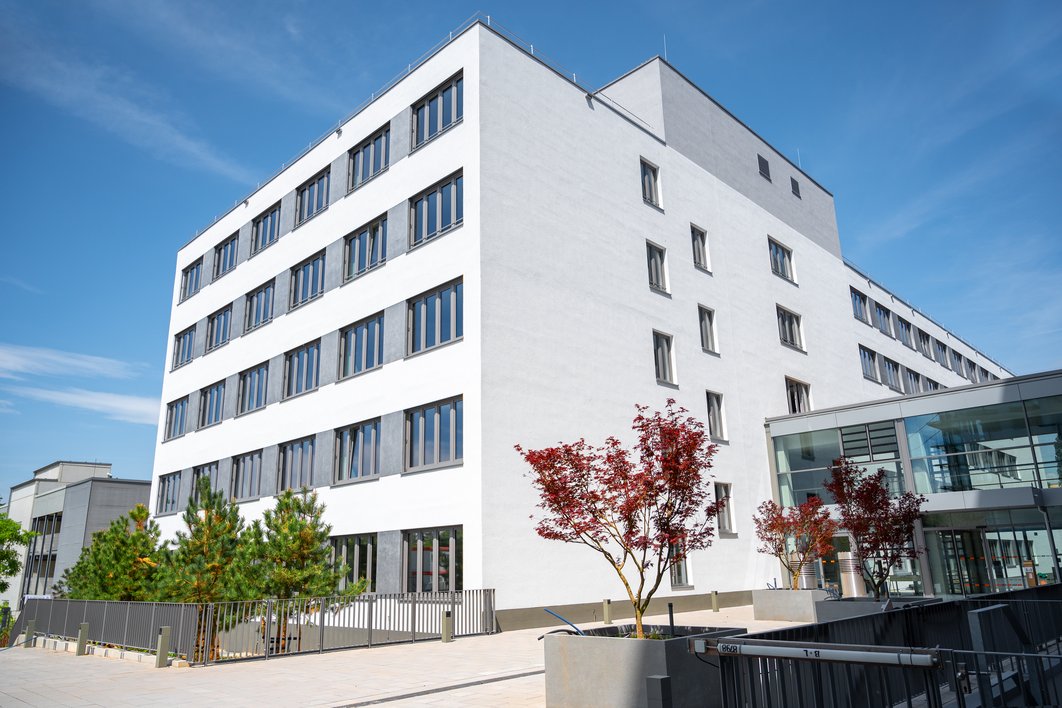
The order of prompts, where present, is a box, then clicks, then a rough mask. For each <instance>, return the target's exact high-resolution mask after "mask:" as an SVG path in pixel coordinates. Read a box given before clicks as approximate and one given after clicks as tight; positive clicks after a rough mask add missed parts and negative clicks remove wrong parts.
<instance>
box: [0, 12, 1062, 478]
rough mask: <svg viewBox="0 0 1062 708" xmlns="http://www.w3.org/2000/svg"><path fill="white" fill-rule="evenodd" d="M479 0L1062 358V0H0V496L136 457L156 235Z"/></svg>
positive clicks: (1036, 360) (970, 322) (167, 253)
mask: <svg viewBox="0 0 1062 708" xmlns="http://www.w3.org/2000/svg"><path fill="white" fill-rule="evenodd" d="M477 10H482V11H483V12H489V13H490V14H491V15H492V17H493V18H494V19H495V20H496V21H498V22H500V23H501V24H502V25H503V26H504V27H505V28H506V29H508V30H510V31H511V32H513V33H515V34H516V35H518V36H520V37H522V38H523V39H525V40H526V41H528V42H531V43H533V44H534V45H535V49H536V52H541V53H544V54H545V55H547V56H548V57H549V58H550V59H551V60H553V61H554V62H555V63H557V64H559V65H561V66H563V67H565V68H566V69H568V70H569V71H573V72H576V73H577V74H578V77H579V80H580V82H581V83H583V85H584V86H587V87H589V88H597V87H600V86H602V85H604V84H605V83H607V82H608V81H609V80H611V79H613V78H615V77H616V76H619V75H620V74H622V73H624V72H625V71H627V70H628V69H630V68H632V67H634V66H635V65H637V64H639V63H641V62H642V61H644V60H645V59H647V58H649V57H650V56H653V55H655V54H663V53H664V38H665V35H666V42H667V56H668V59H669V60H670V61H671V63H672V64H674V65H675V66H676V67H678V68H679V70H681V71H682V72H683V73H685V74H686V75H687V76H688V77H690V78H691V79H692V80H693V81H695V82H696V83H698V84H699V85H700V86H701V87H702V88H704V89H705V90H706V91H707V92H708V93H710V94H711V95H713V96H714V97H715V98H716V99H717V100H719V101H720V102H721V103H722V104H723V105H725V106H727V107H728V108H729V109H730V110H731V111H732V112H734V113H735V114H736V115H737V116H738V117H739V118H741V119H742V120H744V121H745V122H746V123H747V124H748V125H750V126H752V127H753V128H754V129H755V130H756V131H757V132H758V133H759V134H760V135H762V136H763V137H764V138H766V139H767V140H768V141H769V142H771V143H772V144H773V145H774V146H775V147H776V148H778V149H779V150H781V151H782V152H784V153H785V154H787V155H788V156H790V157H791V158H792V159H793V160H794V161H796V160H797V159H798V158H799V161H800V163H801V164H802V165H803V167H804V168H805V170H807V171H808V172H809V173H810V174H811V175H812V176H813V177H815V179H816V180H817V181H819V182H820V183H821V184H823V185H824V186H825V187H826V188H827V189H829V190H830V191H832V192H833V193H834V195H835V197H836V201H837V212H838V223H839V226H840V230H841V239H842V243H843V247H844V252H845V255H846V256H847V257H848V258H850V259H852V260H853V261H854V262H855V263H856V264H858V265H860V266H861V267H862V268H863V269H864V270H866V271H868V272H869V273H870V274H871V275H872V276H873V277H875V278H876V279H877V280H879V281H881V282H882V283H884V284H885V285H887V286H888V287H890V288H892V289H893V290H895V291H897V292H898V293H899V294H900V295H902V296H904V297H906V298H907V299H908V300H909V301H910V302H912V303H913V304H915V305H916V306H918V307H919V308H920V309H922V310H923V311H924V312H926V313H928V314H930V315H931V316H932V317H934V318H936V319H937V320H938V321H940V322H942V323H943V324H944V325H945V326H947V327H949V328H951V329H953V330H954V331H956V332H957V333H959V334H960V335H961V336H963V337H964V338H966V339H967V340H968V341H970V342H971V343H973V344H974V345H975V346H977V347H979V348H980V349H982V350H983V351H985V352H986V353H988V354H989V355H990V356H992V357H994V358H995V359H997V360H998V361H1000V362H1001V363H1003V364H1004V365H1005V366H1007V367H1009V368H1010V369H1011V370H1013V371H1015V372H1016V373H1030V372H1033V371H1039V370H1044V369H1051V368H1062V299H1060V297H1059V290H1060V289H1062V277H1060V276H1062V233H1060V231H1062V228H1060V224H1062V167H1060V165H1062V4H1060V3H1058V2H1044V3H1037V2H1022V3H999V2H978V1H970V0H966V1H963V2H933V3H919V2H905V1H901V2H894V3H851V2H822V3H790V2H785V3H783V2H777V3H773V2H735V3H731V4H721V3H714V2H712V3H706V2H682V1H666V0H665V1H661V2H655V3H630V4H627V5H624V4H623V3H619V2H609V3H598V4H595V3H580V4H576V3H563V4H562V3H558V2H548V1H547V2H538V3H520V4H516V3H501V4H500V5H499V6H497V7H490V6H477V5H472V4H467V3H465V2H461V1H456V2H447V3H439V2H432V3H427V2H414V1H410V2H403V3H384V4H381V3H352V2H326V1H324V0H315V1H314V2H302V1H292V0H285V1H283V2H269V1H264V2H257V3H253V4H251V3H236V2H224V3H222V2H216V3H203V2H197V1H195V0H172V1H170V0H163V1H151V0H139V1H138V0H84V1H83V2H78V3H72V2H65V1H64V2H51V1H48V0H36V1H35V2H32V3H28V2H18V3H16V2H8V0H0V170H2V171H0V175H2V177H0V179H2V187H3V188H2V189H0V207H2V209H3V213H4V215H5V224H4V227H3V235H2V237H0V298H2V302H3V303H4V308H3V315H2V318H3V319H2V322H3V327H2V328H0V451H2V453H3V454H2V455H0V496H3V497H5V498H6V496H7V488H8V487H9V486H10V485H11V484H13V483H16V482H19V481H21V480H22V479H24V478H26V477H27V476H28V474H29V473H30V472H31V471H32V470H33V469H35V468H37V467H39V466H41V465H44V464H46V463H48V462H50V461H52V460H54V459H76V460H99V461H109V462H112V463H114V472H115V473H116V474H118V475H122V476H129V477H145V478H146V477H149V476H150V473H151V460H152V450H153V446H154V439H155V424H156V415H157V405H158V395H159V391H160V389H161V381H162V371H163V366H164V361H163V359H164V355H165V349H166V333H167V324H168V316H169V304H170V295H171V291H172V279H173V270H174V264H175V255H176V249H177V248H178V247H179V246H180V245H182V244H183V243H185V242H186V241H187V240H188V239H189V238H191V237H192V235H193V234H194V233H195V232H196V230H197V229H200V228H202V227H204V226H206V225H207V224H209V223H210V222H211V221H212V219H213V218H214V216H215V215H216V214H220V213H223V212H224V211H225V210H226V209H227V208H228V207H229V206H231V205H232V204H233V203H234V202H235V201H236V200H240V199H242V198H243V197H244V196H246V194H247V193H248V192H249V191H250V190H251V189H253V188H254V186H255V185H256V184H257V183H258V182H260V181H263V180H265V179H267V178H268V177H269V176H271V175H272V174H273V173H274V172H275V171H276V170H277V169H278V168H279V167H280V166H281V164H282V163H284V162H286V161H288V160H290V159H291V158H292V157H293V156H295V155H296V154H297V153H298V152H299V151H300V150H301V149H302V148H304V147H305V146H306V145H307V144H308V143H309V142H311V141H312V140H314V139H315V138H316V137H317V136H319V135H320V134H322V133H324V132H325V131H326V130H328V129H329V128H330V127H331V126H333V125H335V123H336V122H337V121H338V120H339V119H341V118H342V117H344V116H345V115H346V114H347V113H348V112H349V111H350V110H351V109H352V108H353V107H354V106H356V105H357V104H359V103H361V102H362V101H363V100H364V99H366V98H367V97H368V96H369V94H370V92H372V91H375V90H376V89H378V88H379V87H380V86H381V85H382V84H384V83H385V82H386V81H387V80H388V79H389V78H391V77H392V76H394V75H395V74H397V73H398V72H399V71H400V70H402V69H403V68H404V67H405V66H406V64H407V63H409V62H410V61H412V60H414V59H415V58H417V57H419V56H420V55H421V54H422V53H423V52H424V51H425V50H427V49H428V48H429V47H431V46H433V45H434V44H436V42H438V41H439V40H440V39H441V38H443V37H444V36H445V35H446V34H447V33H448V32H449V31H450V30H451V29H453V28H455V27H457V26H458V25H459V24H460V23H461V22H462V21H463V20H465V19H466V18H467V17H469V16H471V15H472V14H473V13H474V12H476V11H477Z"/></svg>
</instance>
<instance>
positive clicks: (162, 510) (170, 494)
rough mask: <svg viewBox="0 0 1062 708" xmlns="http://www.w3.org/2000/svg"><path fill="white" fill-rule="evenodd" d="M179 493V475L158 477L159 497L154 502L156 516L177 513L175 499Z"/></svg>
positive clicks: (178, 473) (176, 473) (177, 473)
mask: <svg viewBox="0 0 1062 708" xmlns="http://www.w3.org/2000/svg"><path fill="white" fill-rule="evenodd" d="M180 493H181V473H180V472H174V473H173V474H164V475H162V476H161V477H159V495H158V499H157V501H156V502H155V513H156V514H172V513H173V512H175V511H177V499H178V495H179V494H180Z"/></svg>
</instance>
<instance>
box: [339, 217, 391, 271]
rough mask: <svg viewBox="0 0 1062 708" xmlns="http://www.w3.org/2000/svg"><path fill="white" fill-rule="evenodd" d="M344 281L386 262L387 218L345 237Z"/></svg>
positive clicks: (381, 218)
mask: <svg viewBox="0 0 1062 708" xmlns="http://www.w3.org/2000/svg"><path fill="white" fill-rule="evenodd" d="M344 257H345V258H346V262H347V266H346V268H345V269H344V273H345V275H346V279H347V280H350V279H351V278H355V277H357V276H359V275H361V274H362V273H364V272H366V271H369V270H372V269H373V268H375V267H377V266H379V265H383V263H384V261H386V260H387V217H386V216H382V217H380V218H379V219H377V220H376V221H374V222H372V223H371V224H369V225H368V226H364V227H362V228H361V229H358V230H357V231H355V232H354V233H352V234H351V235H350V236H347V245H346V254H345V256H344Z"/></svg>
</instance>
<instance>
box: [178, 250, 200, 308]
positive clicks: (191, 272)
mask: <svg viewBox="0 0 1062 708" xmlns="http://www.w3.org/2000/svg"><path fill="white" fill-rule="evenodd" d="M202 289H203V257H202V256H199V258H196V259H195V260H194V261H192V262H191V263H190V264H188V265H187V266H185V267H184V268H183V269H181V294H180V297H179V298H178V303H181V302H184V301H185V300H187V299H188V298H190V297H192V296H193V295H195V294H196V293H198V292H199V291H200V290H202Z"/></svg>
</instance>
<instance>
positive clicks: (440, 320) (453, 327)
mask: <svg viewBox="0 0 1062 708" xmlns="http://www.w3.org/2000/svg"><path fill="white" fill-rule="evenodd" d="M463 300H464V285H463V283H462V282H461V281H460V280H459V281H457V282H456V283H450V284H448V285H444V286H442V287H441V288H439V289H438V290H433V291H431V292H428V293H425V294H423V295H418V296H417V297H415V298H413V299H411V300H407V301H406V302H407V308H406V310H407V315H406V353H407V354H416V353H417V352H422V351H425V350H427V349H431V348H433V347H437V346H439V345H440V344H445V343H446V342H449V341H452V340H456V339H461V337H463V336H464V328H465V321H464V305H463Z"/></svg>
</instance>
